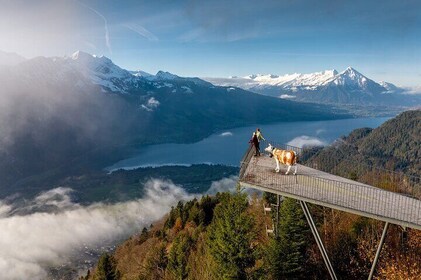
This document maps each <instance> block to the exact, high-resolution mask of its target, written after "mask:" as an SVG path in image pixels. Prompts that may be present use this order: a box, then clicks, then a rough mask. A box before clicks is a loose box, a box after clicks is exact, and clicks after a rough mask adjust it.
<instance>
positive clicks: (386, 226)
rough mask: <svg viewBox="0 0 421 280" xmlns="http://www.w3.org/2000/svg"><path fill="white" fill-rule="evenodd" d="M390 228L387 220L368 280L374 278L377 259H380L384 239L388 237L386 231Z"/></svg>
mask: <svg viewBox="0 0 421 280" xmlns="http://www.w3.org/2000/svg"><path fill="white" fill-rule="evenodd" d="M388 228H389V223H388V222H386V223H385V224H384V228H383V233H382V238H380V243H379V246H378V247H377V252H376V256H375V257H374V261H373V264H372V265H371V270H370V275H369V276H368V280H371V279H373V275H374V270H375V269H376V265H377V261H378V260H379V256H380V252H381V250H382V248H383V244H384V239H385V238H386V233H387V229H388Z"/></svg>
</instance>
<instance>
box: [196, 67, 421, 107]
mask: <svg viewBox="0 0 421 280" xmlns="http://www.w3.org/2000/svg"><path fill="white" fill-rule="evenodd" d="M204 79H205V80H207V81H209V82H211V83H214V84H216V85H220V86H234V87H239V88H243V89H246V90H250V91H253V92H256V93H259V94H263V95H269V96H273V97H279V98H287V99H291V100H294V101H301V102H314V103H325V104H326V103H329V104H342V105H347V104H354V105H388V106H412V105H414V104H421V97H420V96H415V95H409V94H407V95H404V93H406V92H407V90H406V89H404V88H400V87H398V86H396V85H394V84H392V83H388V82H380V83H377V82H375V81H373V80H372V79H369V78H368V77H366V76H365V75H363V74H361V73H360V72H359V71H357V70H356V69H354V68H352V67H347V68H346V69H345V70H344V71H342V72H338V71H336V70H335V69H333V70H325V71H321V72H314V73H309V74H300V73H294V74H286V75H283V76H279V75H273V74H267V75H262V74H253V75H248V76H245V77H236V76H234V77H230V78H204ZM386 94H387V95H386Z"/></svg>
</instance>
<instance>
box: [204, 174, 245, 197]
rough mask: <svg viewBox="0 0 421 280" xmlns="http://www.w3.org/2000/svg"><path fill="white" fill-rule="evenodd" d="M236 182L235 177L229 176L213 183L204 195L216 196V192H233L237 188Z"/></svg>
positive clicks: (236, 178)
mask: <svg viewBox="0 0 421 280" xmlns="http://www.w3.org/2000/svg"><path fill="white" fill-rule="evenodd" d="M237 181H238V177H237V176H230V177H228V178H223V179H221V180H219V181H214V182H212V184H211V186H210V188H209V190H208V191H207V192H206V193H208V194H216V193H217V192H233V191H234V190H235V188H236V186H237Z"/></svg>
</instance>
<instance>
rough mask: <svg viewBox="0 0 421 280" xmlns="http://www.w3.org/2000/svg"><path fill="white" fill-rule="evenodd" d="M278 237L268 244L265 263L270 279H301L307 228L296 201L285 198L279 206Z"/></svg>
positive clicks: (304, 260) (307, 234)
mask: <svg viewBox="0 0 421 280" xmlns="http://www.w3.org/2000/svg"><path fill="white" fill-rule="evenodd" d="M278 231H279V234H278V237H275V238H273V239H272V240H271V242H270V244H269V246H268V254H267V259H266V262H267V265H268V270H269V274H270V275H271V278H272V279H302V278H305V277H304V275H303V272H304V267H305V262H306V256H305V255H306V248H307V245H308V241H307V240H308V238H309V230H308V225H307V224H306V221H305V217H304V213H303V212H302V209H301V208H300V206H299V204H298V202H297V201H296V200H294V199H291V198H285V199H284V201H283V202H282V205H281V207H280V222H279V226H278Z"/></svg>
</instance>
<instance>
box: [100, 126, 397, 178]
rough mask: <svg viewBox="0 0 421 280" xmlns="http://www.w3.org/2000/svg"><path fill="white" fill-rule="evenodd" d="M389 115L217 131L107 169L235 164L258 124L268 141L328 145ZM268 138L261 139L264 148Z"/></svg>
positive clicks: (140, 152)
mask: <svg viewBox="0 0 421 280" xmlns="http://www.w3.org/2000/svg"><path fill="white" fill-rule="evenodd" d="M388 119H389V118H360V119H342V120H331V121H305V122H282V123H276V124H268V125H256V126H247V127H240V128H235V129H231V130H227V131H220V132H218V133H215V134H212V135H211V136H209V137H208V138H205V139H203V140H202V141H199V142H196V143H192V144H160V145H151V146H145V147H143V148H140V149H139V150H138V151H137V152H136V154H135V155H133V156H132V157H130V158H128V159H125V160H122V161H119V162H117V163H115V164H114V165H112V166H109V167H108V168H107V170H109V171H112V170H117V169H134V168H138V167H147V166H162V165H191V164H199V163H208V164H225V165H232V166H238V165H239V162H240V160H241V157H242V156H243V154H244V153H245V151H246V148H247V147H248V145H250V144H249V143H248V141H249V140H250V138H251V135H252V133H253V131H254V130H255V129H256V127H259V128H260V129H261V131H262V133H263V136H264V137H265V138H266V139H267V140H268V142H270V141H273V142H277V143H288V144H290V145H292V146H302V145H306V144H307V145H308V144H310V145H328V144H330V143H332V142H333V141H334V140H336V139H338V138H339V137H340V136H343V135H347V134H349V133H350V132H351V131H352V130H354V129H356V128H361V127H371V128H375V127H378V126H380V125H381V124H382V123H384V122H385V121H387V120H388ZM268 142H263V143H261V148H262V150H263V148H264V147H266V145H267V143H268Z"/></svg>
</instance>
